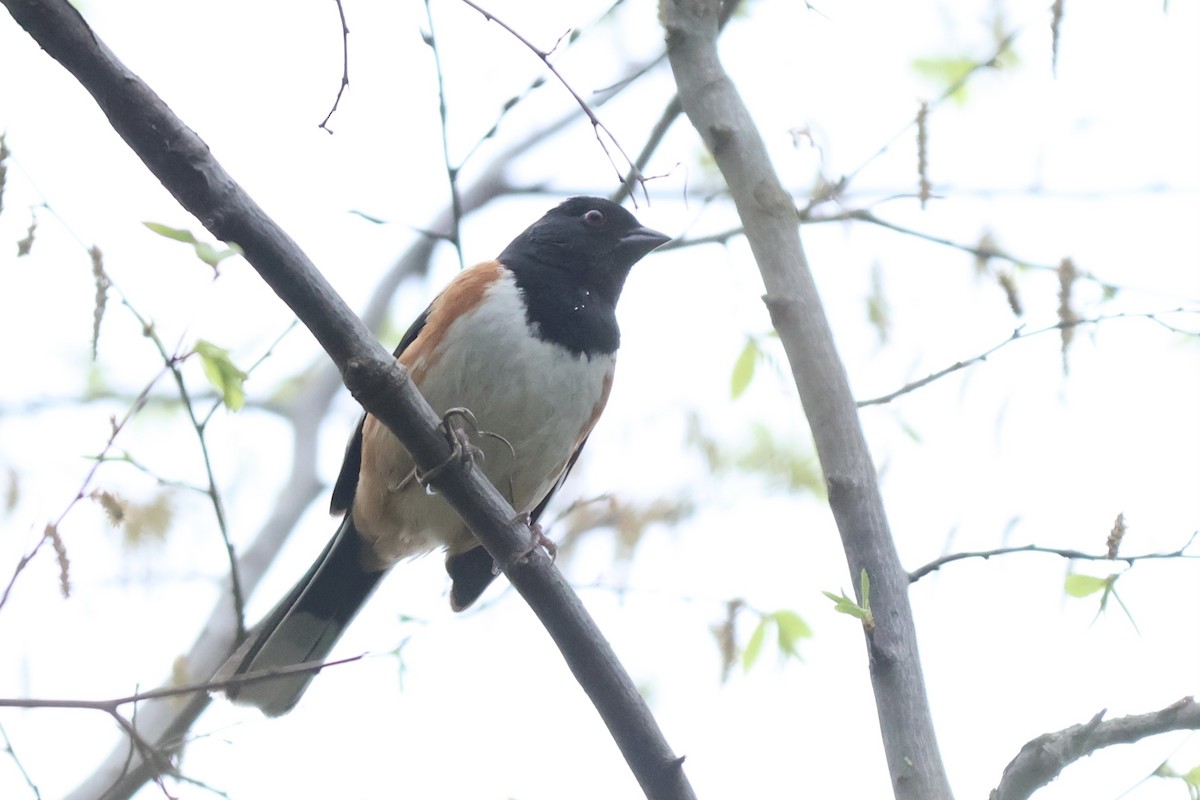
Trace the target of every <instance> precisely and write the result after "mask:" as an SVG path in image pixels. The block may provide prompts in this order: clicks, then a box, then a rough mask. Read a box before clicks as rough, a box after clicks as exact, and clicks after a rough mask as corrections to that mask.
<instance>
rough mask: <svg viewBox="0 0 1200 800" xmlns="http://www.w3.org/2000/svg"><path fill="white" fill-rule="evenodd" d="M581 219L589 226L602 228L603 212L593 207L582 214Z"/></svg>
mask: <svg viewBox="0 0 1200 800" xmlns="http://www.w3.org/2000/svg"><path fill="white" fill-rule="evenodd" d="M583 221H584V224H586V225H588V226H589V227H592V228H603V227H604V212H603V211H601V210H599V209H597V208H593V209H592V210H591V211H588V212H587V213H585V214H584V215H583Z"/></svg>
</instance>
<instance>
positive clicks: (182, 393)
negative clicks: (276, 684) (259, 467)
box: [120, 292, 246, 638]
mask: <svg viewBox="0 0 1200 800" xmlns="http://www.w3.org/2000/svg"><path fill="white" fill-rule="evenodd" d="M120 294H121V303H122V305H124V306H125V307H126V308H128V309H129V311H130V313H132V314H133V316H134V317H135V318H137V321H138V322H140V323H141V325H142V330H143V332H144V333H145V335H146V337H147V338H149V339H150V341H151V342H153V343H154V346H155V347H156V348H157V349H158V353H159V355H160V356H161V357H162V359H163V363H164V364H165V365H166V367H167V369H168V370H170V371H171V375H172V377H174V379H175V386H176V387H177V388H178V390H179V399H180V400H181V401H182V402H183V408H184V411H186V412H187V415H188V419H189V420H190V421H191V423H192V428H193V430H195V432H196V439H197V440H198V441H199V443H200V456H201V459H202V460H203V462H204V474H205V478H206V479H207V480H208V490H207V492H206V494H207V495H208V498H209V502H210V503H211V504H212V507H213V514H214V515H216V518H217V529H218V530H219V531H220V533H221V541H222V543H223V544H224V545H225V554H226V556H227V557H228V559H229V578H230V586H231V591H232V592H233V607H234V610H235V612H236V614H237V626H238V637H239V638H241V637H243V636H245V634H246V618H245V617H246V615H245V597H244V595H243V594H242V582H241V579H240V577H239V576H238V563H237V553H236V551H235V550H234V548H233V540H232V539H231V538H230V536H229V524H228V522H227V521H226V518H225V504H224V503H223V502H222V500H221V491H220V489H218V488H217V477H216V475H215V474H214V473H213V467H212V457H211V456H210V455H209V452H208V438H207V435H206V430H207V423H208V419H209V418H211V416H212V415H211V414H209V415H208V416H207V417H206V418H205V419H203V420H201V419H200V418H199V417H198V416H197V415H196V407H195V405H194V404H193V403H192V396H191V394H190V393H189V392H188V388H187V382H186V381H184V379H183V370H181V369H180V368H179V365H180V363H182V362H183V360H184V359H186V358H187V357H188V356H187V355H184V356H178V355H174V354H172V353H170V352H169V351H168V350H167V348H166V345H164V344H163V341H162V339H161V338H160V337H159V335H158V333H157V332H155V330H154V326H153V325H152V324H150V323H149V322H148V321H147V320H146V319H145V318H144V317H143V316H142V315H141V314H140V313H138V311H137V309H136V308H134V307H133V305H132V304H130V302H129V300H128V299H126V297H125V295H124V293H123V292H121V293H120Z"/></svg>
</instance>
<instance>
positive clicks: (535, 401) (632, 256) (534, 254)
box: [217, 197, 669, 716]
mask: <svg viewBox="0 0 1200 800" xmlns="http://www.w3.org/2000/svg"><path fill="white" fill-rule="evenodd" d="M667 241H669V237H667V236H664V235H663V234H661V233H659V232H657V231H654V230H651V229H649V228H646V227H644V226H642V225H641V224H640V223H639V222H638V221H637V220H636V219H635V218H634V216H633V215H632V214H630V213H629V212H628V211H626V210H625V209H624V208H621V207H620V206H618V205H617V204H615V203H612V202H609V201H608V200H603V199H600V198H595V197H574V198H571V199H570V200H567V201H566V202H564V203H562V204H561V205H559V206H558V207H556V208H554V209H551V210H550V211H549V212H548V213H547V214H546V215H545V216H543V217H542V218H541V219H539V220H538V221H537V222H535V223H534V224H533V225H531V226H530V227H529V228H527V229H526V230H525V231H524V232H523V233H521V235H520V236H518V237H517V238H516V239H514V240H513V241H512V243H511V244H509V245H508V247H506V248H505V249H504V252H502V253H501V254H500V256H499V258H497V259H495V260H493V261H485V262H483V263H482V264H478V265H476V266H474V267H471V268H470V269H467V270H464V271H463V272H461V273H459V274H458V275H457V276H456V277H455V278H454V280H452V281H451V282H450V284H449V285H448V286H447V287H446V288H445V289H444V290H443V291H442V293H441V294H439V295H438V296H437V297H436V298H434V300H433V302H432V303H430V304H429V307H428V308H427V309H425V311H424V313H422V314H421V315H420V316H419V317H417V319H416V321H415V322H413V324H412V327H410V328H409V329H408V332H407V333H405V334H404V338H403V339H402V340H401V341H400V345H399V347H397V348H396V352H395V355H396V358H397V359H398V360H399V361H400V363H401V364H403V365H404V366H405V367H406V368H407V369H408V371H409V374H410V375H411V376H412V379H413V380H414V381H415V382H416V385H417V387H418V388H419V389H420V390H421V394H423V395H424V396H425V399H426V400H428V401H429V403H430V405H432V406H433V408H434V410H435V411H437V412H438V413H439V414H445V413H446V412H447V411H449V410H450V409H453V408H466V409H469V410H470V412H471V413H472V414H473V415H474V418H475V421H476V423H477V428H478V430H479V431H480V432H481V433H480V434H479V435H477V436H475V437H474V440H473V445H474V447H475V448H477V449H478V450H481V451H482V454H481V455H480V454H477V455H476V457H475V461H476V463H477V464H479V465H480V466H481V467H482V469H483V471H484V473H485V474H486V475H487V477H488V479H489V480H490V481H491V482H492V483H493V484H494V485H495V486H496V487H497V488H498V489H499V490H500V491H501V493H503V494H504V495H505V496H506V497H507V498H508V499H509V501H510V502H511V503H512V505H513V508H515V509H516V511H517V512H518V513H519V514H523V515H528V517H529V519H530V521H531V522H533V523H536V522H537V519H538V517H539V516H540V515H541V513H542V512H543V511H544V510H545V508H546V505H547V503H549V501H550V498H551V496H553V494H554V492H555V490H557V489H558V487H559V485H560V484H561V483H562V481H563V479H564V478H566V475H567V472H568V471H569V470H570V469H571V466H572V465H573V464H574V463H575V459H576V458H578V457H579V452H580V450H581V449H582V448H583V445H584V442H586V441H587V438H588V434H589V433H591V430H592V427H593V426H594V425H595V424H596V420H597V419H599V417H600V413H601V412H602V411H603V410H604V404H605V402H606V401H607V400H608V393H609V389H610V388H611V387H612V380H613V368H614V366H615V364H616V353H617V346H618V344H619V343H620V331H619V330H618V329H617V318H616V313H615V311H616V305H617V298H618V297H620V294H621V288H622V286H623V285H624V284H625V278H626V277H627V276H628V275H629V270H630V269H631V268H632V267H633V265H634V264H636V263H637V262H638V261H639V260H640V259H641V258H642V257H643V256H645V255H646V254H647V253H649V252H650V251H651V250H653V249H655V248H656V247H658V246H660V245H662V244H663V243H665V242H667ZM448 424H449V423H448ZM331 511H332V512H333V513H343V512H344V513H345V517H344V519H343V520H342V524H341V526H340V527H339V528H338V530H337V533H335V534H334V535H333V538H332V539H331V540H330V542H329V544H328V545H326V547H325V550H324V552H322V553H321V555H320V557H319V558H318V559H317V561H316V563H314V564H313V566H312V567H311V568H310V569H309V570H308V573H307V574H306V575H305V576H304V577H303V578H301V579H300V581H299V582H298V583H297V584H296V585H295V586H294V587H293V588H292V590H291V591H290V592H288V594H287V595H286V596H285V597H284V598H283V599H282V600H281V601H280V602H279V604H278V605H276V606H275V608H274V609H273V610H272V611H271V613H270V614H268V615H267V617H266V618H265V619H264V620H263V621H262V622H260V623H259V624H258V625H257V626H255V627H254V628H253V629H252V630H251V631H250V634H249V636H248V637H247V639H246V641H245V642H243V643H242V645H241V646H240V647H239V648H238V649H237V651H236V652H235V653H234V654H233V655H232V656H231V657H230V659H229V661H228V662H226V664H225V666H223V667H222V668H221V669H220V670H219V671H218V673H217V677H218V679H228V678H232V677H235V676H238V675H242V674H245V673H248V672H256V671H259V670H270V669H278V668H280V667H285V666H289V665H292V664H301V663H305V662H312V661H322V660H324V659H325V658H326V656H328V654H329V652H330V650H332V649H333V646H334V644H335V643H336V642H337V640H338V639H339V638H340V637H341V635H342V633H343V632H344V631H345V630H346V627H347V626H348V625H349V624H350V621H351V620H352V619H354V615H355V614H357V613H358V610H359V609H360V608H361V607H362V606H363V604H364V603H365V602H366V601H367V599H368V598H369V597H370V596H371V592H372V591H373V590H374V589H375V587H376V585H378V583H379V580H380V579H381V578H382V577H383V576H384V575H385V574H386V573H387V571H388V569H389V568H390V567H391V566H392V565H393V564H395V563H396V562H397V561H400V560H401V559H405V558H410V557H413V556H418V555H422V554H425V553H428V552H430V551H432V550H434V549H436V548H438V547H443V548H445V551H446V571H447V572H449V573H450V578H451V581H452V585H451V590H450V605H451V607H452V608H453V609H454V610H455V611H462V610H463V609H465V608H467V607H468V606H470V605H471V604H472V603H474V602H475V601H476V600H477V599H478V598H479V595H480V594H482V592H483V590H484V589H485V588H486V587H487V585H488V584H489V583H491V581H492V579H493V578H494V577H495V571H494V569H493V564H492V557H491V556H490V555H488V553H487V551H486V550H484V548H483V546H482V545H481V544H480V543H479V541H478V540H477V539H476V538H475V536H474V535H473V534H472V533H471V531H470V530H469V529H468V528H467V526H466V525H465V524H463V522H462V521H461V520H460V519H459V518H458V516H457V515H456V514H455V512H454V510H453V509H451V508H450V506H449V505H448V504H447V503H446V501H445V500H443V499H442V498H440V497H437V496H434V495H431V494H430V493H428V492H426V490H425V488H424V486H423V485H422V482H421V480H420V479H419V476H418V471H417V469H416V467H415V465H414V464H413V460H412V458H411V457H410V456H409V454H408V452H407V451H406V450H405V449H404V446H403V445H401V444H400V442H399V440H397V439H396V438H395V437H394V436H393V435H392V434H391V433H390V432H389V431H388V430H387V428H385V427H384V426H383V425H382V424H381V423H380V422H379V420H377V419H376V418H375V417H374V416H372V415H371V414H364V415H363V417H362V420H361V421H360V422H359V424H358V430H357V431H356V432H355V434H354V436H353V438H351V439H350V444H349V445H348V446H347V448H346V457H345V461H344V463H343V464H342V471H341V474H340V475H339V476H338V479H337V483H336V484H335V486H334V488H333V500H332V503H331ZM313 674H314V673H312V672H305V673H300V674H294V675H288V676H282V677H278V678H272V679H269V680H263V681H257V682H253V683H248V684H246V685H243V686H240V687H235V688H232V689H229V690H228V691H227V692H226V694H227V695H228V696H229V697H230V698H231V699H233V700H235V701H236V702H239V703H247V704H250V705H254V706H257V707H258V708H260V709H261V710H262V711H263V712H265V713H266V714H269V715H271V716H278V715H280V714H285V713H287V712H288V711H290V710H291V709H292V707H293V706H295V704H296V702H297V701H298V700H299V699H300V696H301V695H302V694H303V693H304V690H305V689H306V688H307V687H308V684H309V681H311V680H312V678H313Z"/></svg>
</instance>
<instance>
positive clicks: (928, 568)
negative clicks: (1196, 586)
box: [908, 531, 1200, 583]
mask: <svg viewBox="0 0 1200 800" xmlns="http://www.w3.org/2000/svg"><path fill="white" fill-rule="evenodd" d="M1198 533H1200V532H1198V531H1193V532H1192V535H1191V536H1190V537H1189V538H1188V540H1187V543H1186V544H1184V545H1183V547H1181V548H1179V549H1178V550H1175V551H1173V552H1170V553H1139V554H1138V555H1133V556H1119V555H1118V556H1114V555H1109V554H1108V553H1085V552H1083V551H1082V550H1071V549H1069V548H1060V547H1039V546H1038V545H1036V544H1025V545H1020V546H1019V547H997V548H996V549H994V550H973V551H970V552H964V553H950V554H949V555H945V556H942V557H941V558H935V559H934V560H933V561H930V562H929V563H928V564H925V565H923V566H920V567H917V568H916V569H914V570H913V571H912V572H910V573H908V580H909V582H910V583H916V582H917V581H919V580H921V578H924V577H925V576H926V575H928V574H929V573H931V572H937V571H938V570H939V569H941V568H942V567H944V566H945V565H947V564H950V563H953V562H955V561H962V560H963V559H967V558H982V559H983V560H985V561H986V560H987V559H989V558H992V557H994V556H1007V555H1010V554H1012V553H1048V554H1050V555H1055V556H1061V557H1062V558H1068V559H1072V560H1076V561H1124V562H1125V563H1126V564H1128V565H1129V566H1131V567H1132V566H1133V565H1134V564H1136V563H1137V562H1139V561H1150V560H1154V559H1163V558H1200V556H1197V555H1190V554H1189V553H1188V552H1187V549H1188V548H1189V547H1191V546H1192V542H1194V541H1196V536H1197V534H1198Z"/></svg>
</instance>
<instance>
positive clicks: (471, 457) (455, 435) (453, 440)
mask: <svg viewBox="0 0 1200 800" xmlns="http://www.w3.org/2000/svg"><path fill="white" fill-rule="evenodd" d="M454 417H459V418H461V419H462V420H463V422H465V423H466V427H469V428H470V429H471V430H472V431H473V432H479V422H478V421H477V420H476V419H475V415H474V414H472V413H471V409H469V408H461V407H457V406H456V407H454V408H451V409H449V410H447V411H446V413H445V414H443V415H442V424H441V428H442V432H443V433H445V434H446V441H448V442H449V443H450V457H449V458H447V459H446V460H445V461H443V462H442V463H440V464H438V465H437V466H436V467H433V468H432V469H429V470H427V471H426V472H421V471H420V470H417V471H416V477H417V483H419V484H421V485H422V486H424V487H425V489H426V491H428V490H429V484H430V482H431V481H433V480H434V479H435V478H437V476H438V475H440V474H442V473H443V472H444V471H445V470H446V468H447V467H449V466H450V465H451V464H453V463H455V462H461V463H462V464H465V465H466V467H467V469H471V468H472V467H474V466H475V462H476V460H479V461H483V450H481V449H479V448H478V447H476V446H475V443H474V442H472V441H471V434H469V433H467V431H466V428H464V427H456V426H455V425H454V424H453V423H452V422H451V420H452V419H453V418H454Z"/></svg>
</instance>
